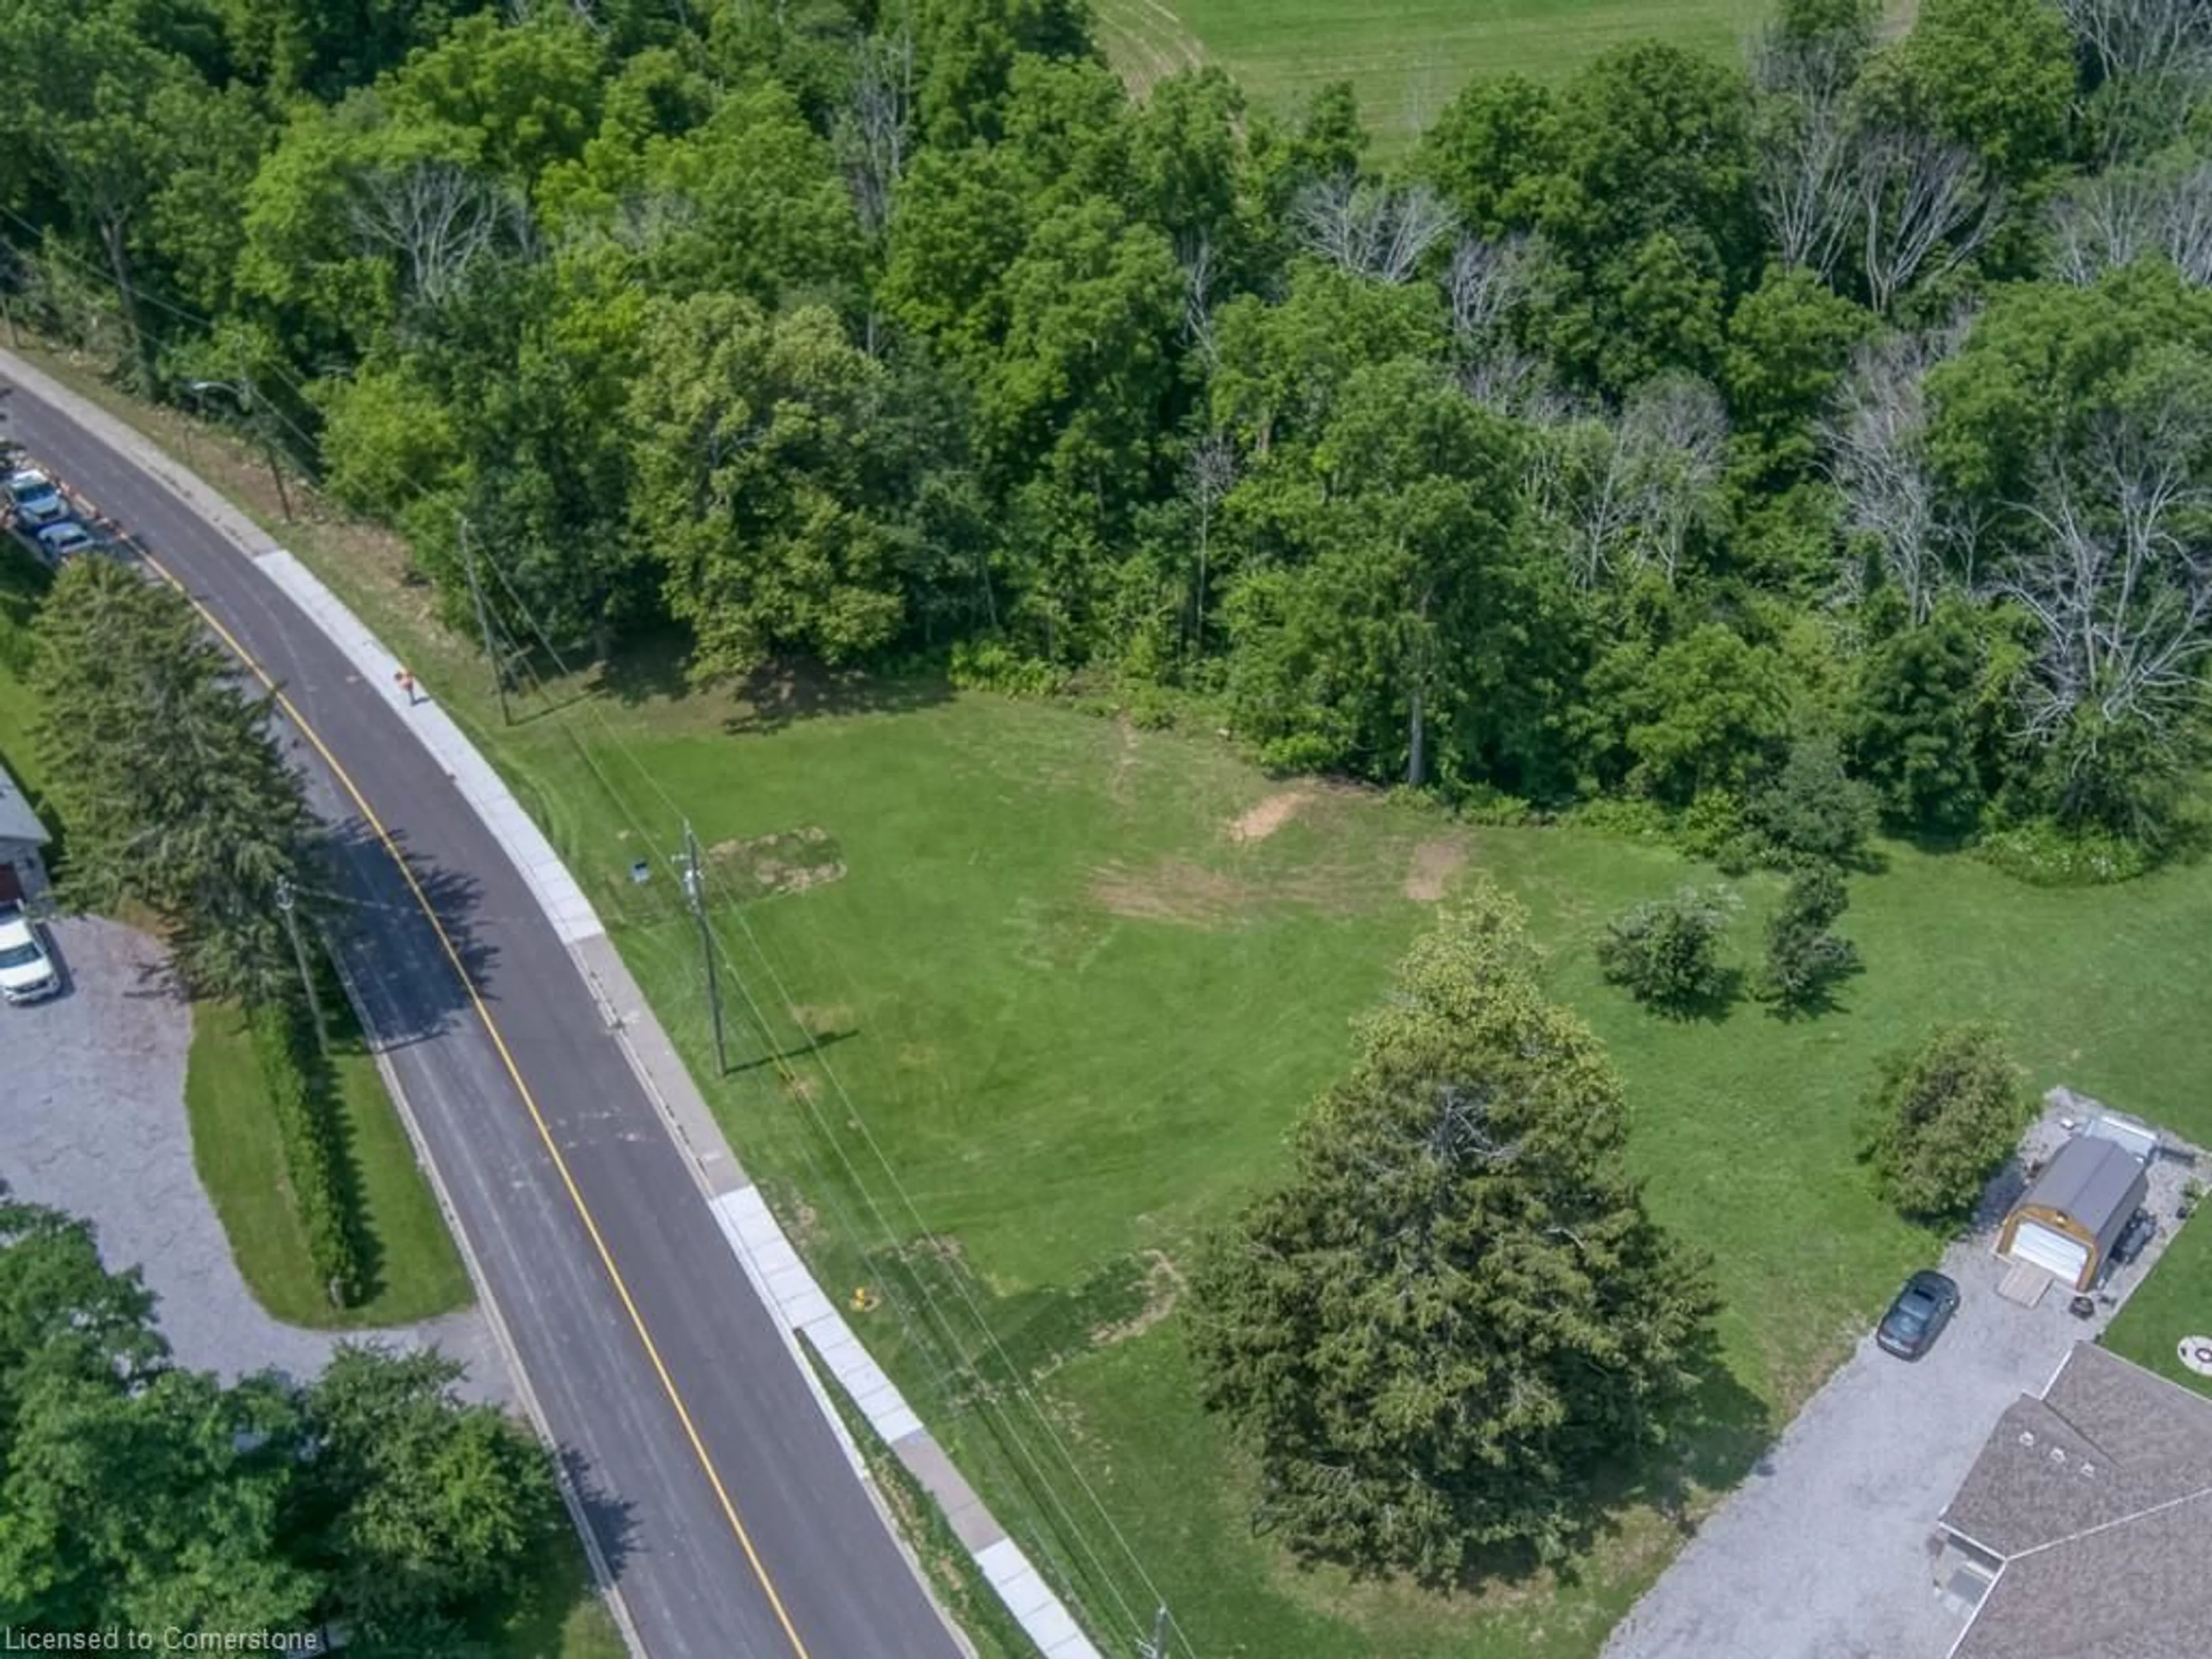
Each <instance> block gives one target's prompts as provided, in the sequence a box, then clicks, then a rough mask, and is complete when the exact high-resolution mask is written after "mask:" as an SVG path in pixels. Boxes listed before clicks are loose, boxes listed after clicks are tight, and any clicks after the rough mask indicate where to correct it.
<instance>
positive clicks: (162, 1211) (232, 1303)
mask: <svg viewBox="0 0 2212 1659" xmlns="http://www.w3.org/2000/svg"><path fill="white" fill-rule="evenodd" d="M51 937H52V940H53V943H54V945H55V948H56V954H57V956H58V957H59V958H60V960H61V962H62V963H63V965H64V969H65V975H66V980H67V990H66V992H65V994H64V995H63V996H61V997H60V998H58V999H57V1000H54V1001H52V1002H48V1003H44V1004H40V1005H37V1006H31V1007H27V1008H0V1051H4V1054H5V1056H6V1061H5V1063H6V1066H7V1085H8V1086H7V1093H6V1097H5V1101H4V1103H0V1181H4V1182H6V1183H7V1185H8V1187H9V1189H10V1190H11V1191H12V1192H13V1193H14V1194H15V1196H16V1197H18V1198H21V1199H22V1200H26V1201H28V1202H33V1203H39V1204H46V1205H50V1206H53V1207H55V1208H58V1209H62V1210H67V1211H69V1212H71V1213H72V1214H76V1215H81V1216H83V1217H85V1218H87V1219H88V1220H90V1221H91V1222H92V1223H93V1224H94V1225H95V1226H96V1227H97V1228H98V1230H99V1237H100V1255H101V1257H102V1259H103V1260H104V1261H106V1263H107V1264H108V1266H109V1267H112V1268H117V1269H121V1268H125V1267H137V1268H138V1269H139V1271H140V1272H141V1273H143V1275H144V1276H145V1280H146V1284H147V1286H148V1288H149V1289H150V1290H152V1291H154V1293H155V1295H156V1296H157V1297H160V1304H159V1307H158V1309H157V1314H158V1317H159V1319H160V1321H161V1330H162V1333H163V1334H164V1335H166V1336H167V1339H168V1341H169V1345H170V1346H171V1348H172V1349H173V1351H174V1352H175V1356H176V1358H177V1361H178V1363H179V1364H183V1365H186V1366H189V1367H191V1368H192V1369H194V1370H210V1371H214V1372H216V1373H217V1374H218V1375H220V1376H224V1377H226V1378H232V1377H237V1376H244V1375H246V1374H248V1373H251V1372H254V1371H258V1370H268V1369H271V1368H273V1369H275V1370H280V1371H283V1372H284V1373H285V1374H286V1375H288V1376H293V1377H295V1378H302V1379H304V1378H307V1377H311V1376H315V1375H316V1374H318V1373H319V1372H320V1370H322V1368H323V1366H324V1364H325V1363H326V1362H327V1361H328V1359H329V1358H330V1355H331V1350H332V1349H334V1348H335V1347H336V1346H337V1344H338V1343H339V1342H341V1341H344V1340H376V1341H381V1342H386V1343H389V1344H391V1345H392V1346H395V1347H401V1348H419V1347H437V1348H441V1349H443V1350H444V1351H445V1352H447V1353H448V1354H450V1355H452V1356H453V1358H456V1359H459V1360H460V1361H461V1362H462V1363H463V1364H465V1365H466V1366H467V1367H468V1373H467V1376H465V1379H464V1380H463V1383H462V1392H463V1393H465V1394H466V1395H469V1396H470V1397H471V1398H474V1399H478V1400H488V1401H494V1402H496V1403H499V1404H502V1405H507V1404H511V1403H512V1385H511V1384H510V1383H509V1381H508V1378H507V1368H506V1365H505V1363H504V1361H503V1360H502V1359H501V1356H500V1353H499V1351H498V1349H497V1347H496V1346H495V1343H494V1341H493V1340H492V1335H491V1332H490V1328H489V1325H488V1323H487V1322H486V1321H485V1319H484V1317H483V1314H482V1312H481V1311H480V1310H476V1309H466V1310H462V1311H461V1312H459V1313H455V1314H450V1315H447V1316H445V1317H443V1318H440V1319H435V1320H431V1321H428V1322H424V1323H422V1324H419V1325H409V1326H398V1327H392V1328H379V1329H374V1330H362V1331H348V1332H343V1333H341V1332H329V1331H316V1330H308V1329H306V1328H303V1327H301V1326H297V1325H288V1324H285V1323H283V1322H280V1321H278V1320H276V1319H274V1318H272V1317H270V1315H269V1314H268V1313H267V1312H266V1311H265V1310H264V1309H263V1308H262V1307H261V1305H260V1304H258V1302H256V1301H255V1300H254V1299H253V1295H252V1291H249V1290H248V1289H247V1288H246V1281H245V1279H243V1278H241V1277H240V1273H239V1271H238V1267H237V1264H236V1263H235V1262H234V1261H233V1260H232V1259H231V1254H230V1246H229V1243H228V1240H227V1239H226V1238H225V1237H224V1235H223V1231H222V1223H221V1222H220V1221H219V1220H218V1219H217V1218H216V1212H215V1208H214V1206H213V1205H212V1204H210V1202H209V1200H208V1195H207V1191H206V1189H205V1188H204V1187H202V1186H201V1184H200V1181H199V1177H198V1176H197V1173H196V1172H195V1171H194V1170H193V1167H192V1146H191V1130H190V1127H189V1126H188V1124H187V1122H186V1120H185V1055H186V1053H187V1051H188V1050H189V1049H190V1048H191V1010H190V1009H189V1008H188V1007H187V1006H185V1004H184V1003H183V1002H182V1001H181V1000H179V999H178V998H177V997H175V996H173V995H172V994H170V993H169V992H167V990H166V989H164V988H162V987H161V983H160V981H159V970H160V968H161V951H160V947H159V946H158V945H156V944H155V941H154V940H152V939H149V938H148V937H147V936H145V935H144V934H143V933H137V932H135V931H133V930H132V929H131V928H128V927H123V926H121V925H120V924H119V923H116V922H112V921H104V920H100V919H98V918H76V919H71V920H70V921H63V922H60V923H58V924H56V925H55V926H54V927H52V929H51Z"/></svg>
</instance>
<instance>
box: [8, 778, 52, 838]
mask: <svg viewBox="0 0 2212 1659" xmlns="http://www.w3.org/2000/svg"><path fill="white" fill-rule="evenodd" d="M50 840H52V836H48V835H47V834H46V825H45V824H43V823H40V822H39V815H38V814H37V813H36V812H33V811H32V810H31V803H30V802H29V801H27V800H26V799H23V792H22V791H21V789H19V788H17V787H15V779H13V778H11V777H9V775H8V773H7V770H6V769H5V768H0V841H27V842H31V843H32V844H33V846H37V847H43V846H45V845H46V842H48V841H50Z"/></svg>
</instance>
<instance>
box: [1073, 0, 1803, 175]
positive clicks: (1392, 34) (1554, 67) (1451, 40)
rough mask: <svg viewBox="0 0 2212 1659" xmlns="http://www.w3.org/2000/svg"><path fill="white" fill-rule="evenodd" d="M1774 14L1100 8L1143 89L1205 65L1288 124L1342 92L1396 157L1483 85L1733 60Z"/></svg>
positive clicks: (1610, 3) (1328, 2) (1436, 4)
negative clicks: (1673, 57) (1471, 86)
mask: <svg viewBox="0 0 2212 1659" xmlns="http://www.w3.org/2000/svg"><path fill="white" fill-rule="evenodd" d="M1769 9H1770V6H1769V3H1768V0H1097V6H1096V14H1097V33H1098V35H1099V38H1100V40H1101V42H1102V43H1103V45H1104V46H1105V47H1106V49H1107V52H1108V55H1109V57H1110V58H1112V60H1113V62H1114V64H1115V67H1116V68H1117V69H1119V70H1121V73H1122V75H1123V76H1125V77H1127V79H1128V80H1129V81H1130V82H1131V83H1132V84H1133V85H1136V86H1138V87H1140V88H1141V87H1143V86H1146V85H1149V84H1150V83H1151V82H1153V81H1155V80H1158V79H1159V78H1160V77H1161V76H1164V75H1169V74H1172V73H1174V72H1175V70H1178V69H1181V68H1184V67H1188V66H1190V65H1194V64H1202V63H1218V64H1221V65H1222V66H1223V67H1224V68H1225V69H1226V70H1228V71H1229V72H1230V74H1231V76H1234V77H1235V78H1236V79H1237V82H1238V83H1239V84H1240V85H1241V86H1243V88H1244V89H1245V91H1246V92H1247V93H1249V94H1250V95H1251V97H1252V98H1253V99H1254V100H1255V101H1256V102H1258V103H1260V104H1261V105H1264V106H1267V107H1269V108H1272V109H1275V110H1278V111H1280V112H1285V113H1288V112H1294V111H1296V110H1297V109H1298V108H1300V107H1301V106H1303V105H1304V103H1305V101H1306V100H1309V99H1310V98H1311V97H1312V95H1313V94H1314V93H1315V91H1316V90H1317V89H1318V88H1321V87H1322V86H1324V85H1326V84H1327V83H1328V82H1332V81H1349V82H1352V87H1353V88H1354V90H1356V91H1357V92H1358V94H1359V107H1360V110H1361V112H1362V113H1363V114H1364V116H1365V117H1366V120H1367V125H1368V129H1369V131H1370V132H1372V133H1373V134H1374V135H1375V141H1376V149H1378V150H1379V151H1381V152H1382V153H1383V154H1384V155H1390V154H1394V153H1396V152H1398V151H1400V150H1402V149H1405V148H1406V147H1407V146H1408V145H1410V144H1411V143H1412V142H1413V138H1414V137H1416V136H1417V135H1418V134H1419V132H1420V131H1421V130H1422V129H1423V128H1424V127H1425V126H1426V125H1428V124H1429V123H1430V122H1431V121H1432V120H1433V119H1435V118H1436V116H1437V112H1439V111H1441V110H1442V109H1443V107H1444V106H1445V105H1447V104H1449V102H1450V101H1451V100H1452V99H1453V97H1454V96H1455V95H1456V94H1457V93H1458V91H1459V89H1460V88H1461V87H1462V86H1463V85H1465V84H1466V82H1468V81H1469V80H1471V79H1473V78H1474V77H1475V76H1497V75H1508V74H1516V75H1526V76H1531V77H1532V78H1534V79H1536V80H1539V81H1555V80H1558V79H1559V78H1561V77H1563V76H1566V75H1568V74H1571V73H1572V72H1573V71H1574V70H1577V69H1579V68H1580V67H1581V66H1582V65H1583V64H1586V63H1588V62H1589V60H1590V59H1591V58H1595V57H1597V56H1598V55H1599V54H1600V53H1601V52H1606V51H1607V50H1609V49H1610V48H1612V47H1613V46H1622V45H1625V44H1626V43H1627V42H1629V41H1632V40H1644V39H1648V38H1656V39H1659V40H1665V41H1668V43H1670V44H1672V45H1674V46H1680V47H1682V48H1683V49H1684V50H1686V51H1689V52H1698V53H1700V54H1702V55H1704V56H1705V57H1709V58H1722V59H1727V60H1730V61H1735V60H1737V59H1740V58H1741V55H1742V52H1743V48H1744V42H1745V40H1747V39H1748V38H1749V36H1750V35H1751V33H1753V30H1754V29H1755V28H1756V27H1758V25H1759V21H1761V20H1762V19H1763V18H1764V17H1765V15H1767V12H1768V10H1769Z"/></svg>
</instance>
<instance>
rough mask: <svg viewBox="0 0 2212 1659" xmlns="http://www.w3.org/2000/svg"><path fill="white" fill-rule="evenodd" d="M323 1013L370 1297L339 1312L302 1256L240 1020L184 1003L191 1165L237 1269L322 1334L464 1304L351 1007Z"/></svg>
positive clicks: (271, 1301)
mask: <svg viewBox="0 0 2212 1659" xmlns="http://www.w3.org/2000/svg"><path fill="white" fill-rule="evenodd" d="M331 1025H332V1030H331V1059H330V1065H331V1087H332V1091H333V1099H332V1102H331V1103H332V1106H333V1108H334V1109H335V1119H336V1122H337V1134H338V1144H339V1146H341V1147H342V1148H343V1159H344V1174H343V1178H344V1179H345V1180H346V1181H348V1182H349V1183H350V1184H351V1185H352V1187H353V1188H354V1190H355V1192H356V1195H357V1202H358V1204H359V1206H360V1213H361V1219H362V1237H363V1240H364V1242H365V1243H366V1245H367V1248H368V1264H367V1266H368V1285H367V1288H368V1295H367V1296H366V1297H364V1298H363V1299H362V1301H361V1302H359V1303H357V1304H355V1305H354V1306H352V1307H349V1308H343V1309H338V1308H333V1307H331V1303H330V1297H329V1296H328V1295H327V1293H326V1292H325V1290H324V1288H323V1286H322V1285H320V1284H319V1283H318V1282H317V1281H316V1279H315V1270H314V1268H313V1266H312V1265H311V1264H310V1262H309V1261H308V1259H307V1234H306V1231H305V1230H304V1229H303V1228H302V1227H301V1223H300V1215H299V1211H298V1209H297V1208H296V1207H295V1205H294V1203H293V1200H292V1189H291V1185H290V1178H289V1176H288V1175H287V1174H286V1171H285V1167H284V1145H283V1138H282V1137H281V1136H280V1135H279V1134H278V1133H277V1131H276V1112H275V1109H274V1108H273V1107H272V1106H271V1105H270V1100H269V1085H268V1083H267V1081H266V1080H265V1079H264V1077H263V1075H262V1072H261V1066H260V1063H259V1062H258V1060H256V1059H255V1057H254V1053H253V1043H252V1038H251V1037H250V1036H248V1035H247V1033H246V1022H245V1019H244V1017H243V1016H242V1015H240V1012H239V1011H238V1010H237V1009H236V1008H235V1007H234V1006H232V1005H230V1004H228V1003H213V1002H202V1003H198V1004H196V1005H195V1006H193V1009H192V1046H191V1055H190V1059H189V1061H188V1064H187V1066H186V1068H185V1114H186V1115H187V1117H189V1119H190V1120H191V1132H192V1163H193V1165H194V1167H195V1168H196V1169H197V1170H198V1172H199V1177H200V1183H201V1185H203V1186H204V1187H205V1188H207V1190H208V1197H209V1199H210V1200H211V1201H212V1202H213V1203H214V1205H215V1208H216V1214H217V1215H218V1216H219V1217H221V1218H222V1229H223V1233H224V1235H225V1236H226V1237H228V1239H229V1241H230V1253H231V1255H232V1257H233V1259H234V1260H235V1261H237V1263H238V1270H239V1273H240V1274H241V1275H242V1276H243V1277H244V1278H245V1279H246V1285H248V1287H250V1288H251V1289H252V1291H253V1296H254V1299H255V1300H256V1301H258V1303H260V1304H261V1305H262V1306H263V1307H264V1308H266V1309H267V1310H269V1311H270V1313H272V1314H274V1315H276V1317H277V1318H279V1319H283V1320H289V1322H292V1323H293V1324H295V1325H309V1326H313V1327H317V1328H322V1329H326V1330H358V1329H363V1328H371V1327H374V1326H378V1325H400V1324H407V1323H410V1322H413V1321H416V1320H420V1319H430V1318H435V1316H438V1315H440V1314H446V1313H451V1312H453V1310H455V1309H456V1308H464V1307H466V1306H467V1305H468V1304H469V1301H470V1299H471V1291H470V1288H469V1277H468V1274H467V1273H466V1272H465V1270H464V1269H463V1267H462V1266H461V1259H460V1255H459V1252H458V1251H457V1250H456V1249H454V1248H453V1237H452V1236H451V1235H450V1234H449V1233H447V1231H446V1222H445V1218H444V1217H443V1216H442V1215H441V1214H440V1212H439V1210H438V1205H437V1201H436V1200H435V1199H434V1198H433V1197H432V1196H431V1194H430V1187H429V1183H428V1182H427V1181H426V1180H424V1179H423V1176H422V1170H421V1169H420V1168H418V1167H417V1165H416V1162H415V1152H414V1147H413V1145H412V1144H411V1143H410V1141H409V1140H408V1139H407V1131H406V1129H405V1128H404V1127H403V1126H402V1124H401V1123H400V1121H399V1115H398V1112H397V1111H395V1110H394V1109H392V1097H391V1096H390V1095H388V1094H387V1093H386V1091H385V1087H384V1079H383V1078H382V1076H381V1075H380V1073H379V1072H378V1071H377V1068H376V1061H375V1060H374V1057H373V1056H371V1054H369V1053H368V1048H367V1047H366V1046H365V1045H364V1043H363V1042H362V1036H361V1033H360V1030H359V1029H358V1028H357V1027H356V1025H355V1024H354V1020H353V1012H352V1010H351V1009H350V1008H347V1007H343V1006H341V1007H337V1008H334V1009H332V1010H331Z"/></svg>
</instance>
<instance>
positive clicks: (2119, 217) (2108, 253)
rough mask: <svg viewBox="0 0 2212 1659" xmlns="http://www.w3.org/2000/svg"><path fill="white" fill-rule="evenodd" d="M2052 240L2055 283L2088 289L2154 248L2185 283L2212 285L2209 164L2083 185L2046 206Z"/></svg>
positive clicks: (2142, 171) (2140, 171)
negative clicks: (2117, 268)
mask: <svg viewBox="0 0 2212 1659" xmlns="http://www.w3.org/2000/svg"><path fill="white" fill-rule="evenodd" d="M2152 249H2156V250H2157V251H2158V252H2161V253H2163V254H2165V255H2166V258H2169V259H2171V260H2172V262H2173V264H2174V268H2175V269H2176V270H2179V271H2180V272H2181V274H2182V275H2183V276H2185V277H2186V278H2188V280H2189V281H2191V283H2197V285H2199V286H2200V287H2201V286H2203V285H2204V284H2206V283H2212V162H2204V163H2200V164H2199V165H2197V166H2196V167H2191V168H2189V169H2187V170H2186V171H2183V172H2179V173H2177V172H2171V171H2159V170H2154V169H2147V168H2141V167H2115V168H2112V169H2110V170H2108V171H2106V172H2105V173H2099V174H2097V175H2096V176H2094V177H2093V178H2089V179H2083V180H2082V181H2081V184H2080V185H2077V186H2076V187H2075V189H2074V190H2073V191H2069V193H2068V194H2067V195H2066V196H2064V197H2062V198H2061V199H2060V200H2059V201H2058V202H2057V203H2056V204H2053V206H2052V208H2051V274H2052V275H2053V276H2057V277H2058V278H2059V279H2060V280H2061V281H2062V282H2068V283H2080V284H2083V285H2087V284H2088V283H2093V282H2095V281H2096V280H2097V278H2098V277H2099V276H2102V275H2103V274H2104V273H2105V272H2106V271H2107V270H2113V269H2114V268H2116V267H2118V266H2120V265H2124V264H2130V263H2132V262H2133V261H2134V260H2135V259H2136V258H2137V257H2138V256H2139V255H2141V254H2142V253H2145V252H2149V251H2150V250H2152Z"/></svg>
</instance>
